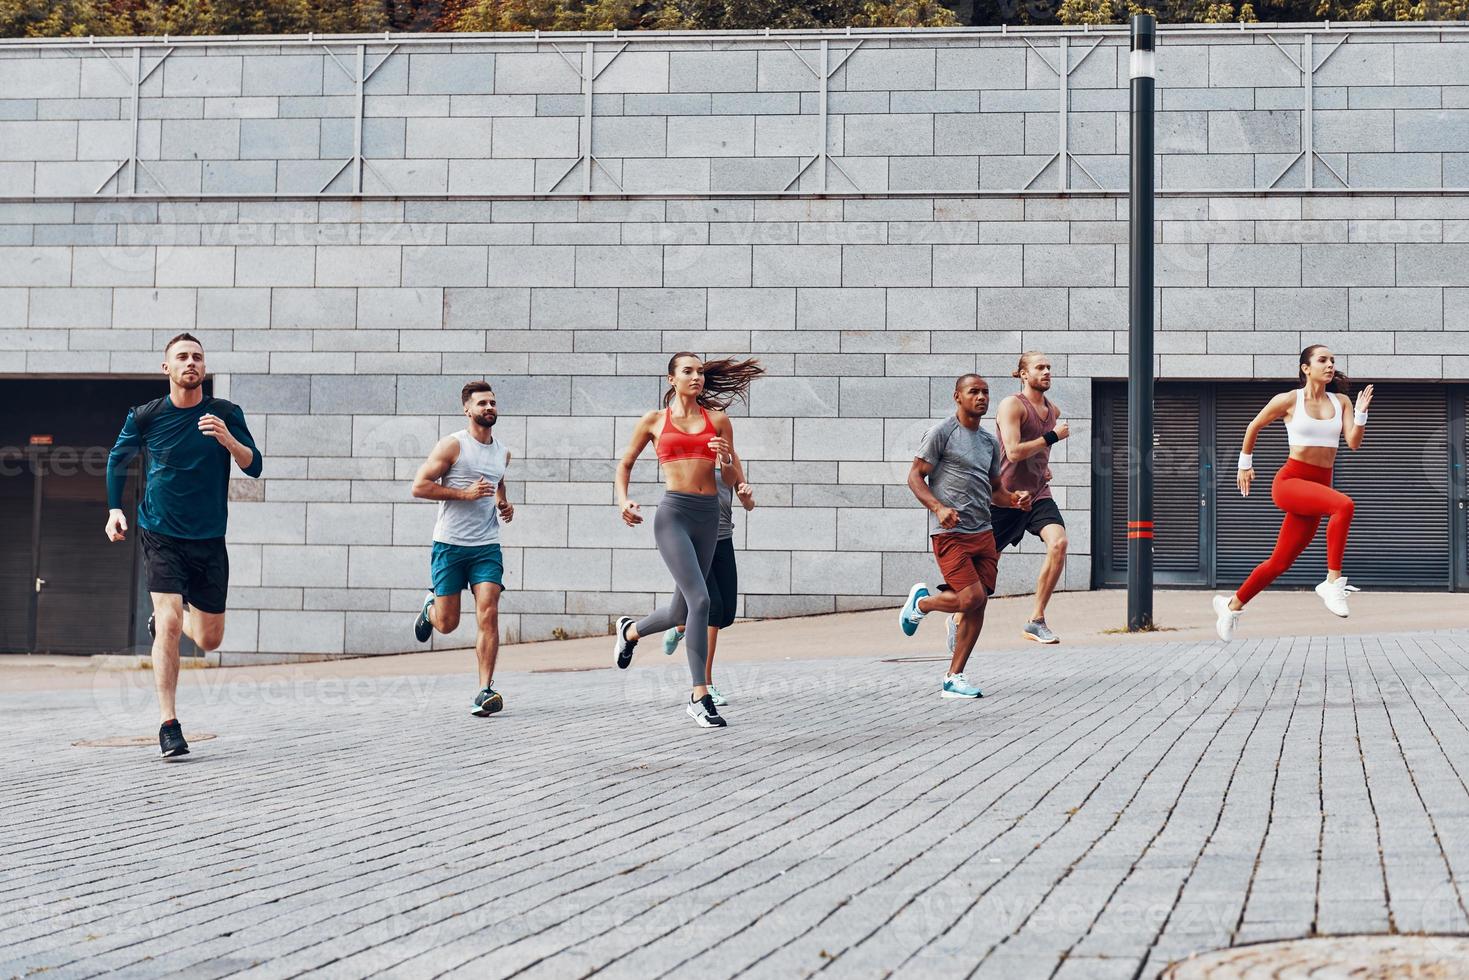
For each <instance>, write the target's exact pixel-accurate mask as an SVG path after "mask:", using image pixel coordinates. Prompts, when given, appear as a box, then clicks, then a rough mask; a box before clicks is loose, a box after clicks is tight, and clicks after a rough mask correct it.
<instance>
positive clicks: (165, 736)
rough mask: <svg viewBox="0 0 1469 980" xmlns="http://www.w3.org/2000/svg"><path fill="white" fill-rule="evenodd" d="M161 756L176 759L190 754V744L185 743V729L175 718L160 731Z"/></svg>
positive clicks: (162, 726) (159, 745) (159, 746)
mask: <svg viewBox="0 0 1469 980" xmlns="http://www.w3.org/2000/svg"><path fill="white" fill-rule="evenodd" d="M158 749H159V754H160V755H162V756H163V758H165V759H174V758H177V757H178V756H181V755H188V754H189V743H188V742H185V741H184V729H183V726H182V725H180V724H179V720H178V719H177V718H175V719H174V720H173V721H165V722H164V723H163V724H162V725H161V726H160V727H159V729H158Z"/></svg>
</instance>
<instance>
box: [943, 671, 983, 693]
mask: <svg viewBox="0 0 1469 980" xmlns="http://www.w3.org/2000/svg"><path fill="white" fill-rule="evenodd" d="M942 693H943V696H944V697H946V698H982V697H984V692H983V691H981V690H980V689H979V688H977V687H975V686H974V685H973V684H971V683H969V680H968V678H966V677H965V676H964V675H963V674H947V675H945V676H944V686H943V689H942Z"/></svg>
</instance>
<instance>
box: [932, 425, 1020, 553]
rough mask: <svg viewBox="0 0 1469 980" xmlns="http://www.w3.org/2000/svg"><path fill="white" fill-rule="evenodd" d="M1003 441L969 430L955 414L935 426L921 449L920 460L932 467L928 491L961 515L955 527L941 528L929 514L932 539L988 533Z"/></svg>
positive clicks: (976, 428)
mask: <svg viewBox="0 0 1469 980" xmlns="http://www.w3.org/2000/svg"><path fill="white" fill-rule="evenodd" d="M1001 455H1002V454H1001V451H1000V440H999V439H996V438H995V437H994V436H992V435H990V434H989V433H988V432H986V431H985V430H984V429H983V428H982V427H979V426H976V427H975V428H974V429H972V430H971V429H966V428H964V426H962V425H960V424H959V418H958V416H956V415H950V416H949V417H948V418H946V419H944V420H943V421H942V422H939V423H937V424H936V425H934V427H933V428H931V429H929V430H928V432H926V433H925V434H924V436H923V442H922V443H920V444H919V446H918V458H919V459H921V460H924V461H925V462H927V463H928V464H929V465H930V466H932V467H933V471H932V472H931V473H929V474H928V488H929V489H930V490H932V491H933V495H934V496H935V497H937V498H938V499H939V501H940V502H941V503H942V504H944V506H946V507H952V508H954V509H955V510H957V511H958V512H959V523H958V524H956V525H955V526H954V527H951V528H945V527H942V526H940V524H939V519H938V517H937V516H936V515H935V514H934V513H933V512H932V511H930V512H929V514H928V533H929V536H930V537H931V536H933V535H935V534H978V533H979V532H981V531H988V530H990V529H991V527H992V526H993V525H992V524H991V523H990V501H991V494H992V489H993V488H994V487H995V486H998V485H999V482H1000V458H1001Z"/></svg>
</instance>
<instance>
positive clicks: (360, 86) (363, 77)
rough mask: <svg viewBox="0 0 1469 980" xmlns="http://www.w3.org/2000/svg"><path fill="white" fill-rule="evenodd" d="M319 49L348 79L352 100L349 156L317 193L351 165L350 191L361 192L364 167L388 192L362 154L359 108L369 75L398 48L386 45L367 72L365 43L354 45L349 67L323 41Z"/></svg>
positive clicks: (360, 110)
mask: <svg viewBox="0 0 1469 980" xmlns="http://www.w3.org/2000/svg"><path fill="white" fill-rule="evenodd" d="M321 50H323V51H325V52H326V54H327V57H329V58H331V59H332V61H333V62H334V63H335V64H336V66H337V67H338V68H340V69H342V74H344V75H346V76H347V77H348V78H349V79H351V80H352V85H353V94H354V97H353V100H352V102H353V111H352V155H351V156H350V157H348V158H347V159H346V160H345V161H344V162H343V163H342V165H341V166H340V167H338V168H337V169H336V171H334V172H333V173H332V175H331V176H330V177H328V178H327V181H326V183H325V184H322V185H321V191H320V193H322V194H325V193H326V191H327V188H329V187H331V186H332V184H334V183H336V181H337V178H338V177H340V176H342V174H343V173H346V172H347V170H348V168H351V173H352V193H353V194H361V193H362V172H363V170H364V169H367V170H371V171H372V175H373V176H374V177H376V178H377V179H378V180H380V181H382V184H383V186H384V187H386V188H387V189H388V190H389V191H390V192H391V191H392V189H393V185H392V184H391V183H389V182H388V179H387V178H386V177H384V176H383V175H382V172H381V171H379V170H378V169H377V168H376V167H374V166H373V165H372V161H370V160H368V159H367V158H366V157H365V156H363V155H362V122H363V108H364V103H365V100H366V87H367V80H368V79H369V78H371V77H372V76H373V75H375V74H377V70H378V69H379V68H381V67H382V66H383V65H385V64H387V62H388V59H389V58H391V57H392V56H393V53H394V52H395V51H397V50H398V45H396V44H395V45H393V46H392V47H391V48H389V49H388V52H387V54H385V55H383V56H382V57H381V58H380V59H378V63H377V64H375V65H373V66H372V69H371V70H370V71H369V70H366V69H367V45H365V44H359V45H357V46H356V49H355V50H356V54H357V57H356V61H355V64H354V65H353V67H351V68H348V67H347V66H346V65H345V64H343V63H342V59H341V58H338V57H337V55H336V52H334V51H333V50H332V49H331V48H329V47H327V46H326V45H325V44H323V45H322V46H321Z"/></svg>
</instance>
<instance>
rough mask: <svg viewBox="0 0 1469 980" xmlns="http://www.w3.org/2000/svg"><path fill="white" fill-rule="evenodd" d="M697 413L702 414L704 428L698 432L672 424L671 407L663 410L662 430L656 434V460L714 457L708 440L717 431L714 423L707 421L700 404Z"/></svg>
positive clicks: (662, 461)
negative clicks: (686, 430) (688, 430)
mask: <svg viewBox="0 0 1469 980" xmlns="http://www.w3.org/2000/svg"><path fill="white" fill-rule="evenodd" d="M699 414H700V415H702V416H704V428H703V429H701V430H700V431H698V432H685V431H683V430H682V429H680V428H679V427H678V426H676V425H674V424H673V409H671V408H665V409H664V410H663V431H662V432H661V433H659V434H658V462H660V463H666V462H668V461H669V460H673V459H708V460H712V459H714V456H715V454H714V450H712V449H710V448H709V440H710V439H711V438H713V437H714V436H716V435H718V434H719V433H718V432H717V431H716V430H715V428H714V423H713V422H711V421H709V413H708V412H706V411H704V409H703V407H702V406H700V408H699Z"/></svg>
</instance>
